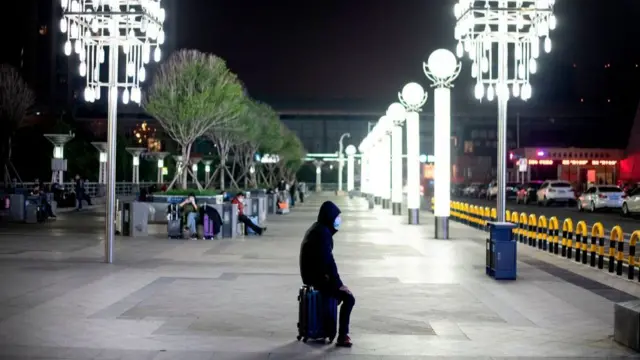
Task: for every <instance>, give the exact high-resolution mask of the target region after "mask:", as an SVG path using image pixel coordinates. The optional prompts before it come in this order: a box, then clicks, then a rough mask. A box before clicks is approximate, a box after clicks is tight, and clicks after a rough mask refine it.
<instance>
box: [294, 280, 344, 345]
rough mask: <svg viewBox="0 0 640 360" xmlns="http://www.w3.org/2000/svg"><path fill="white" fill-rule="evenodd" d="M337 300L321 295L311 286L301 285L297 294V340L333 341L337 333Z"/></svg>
mask: <svg viewBox="0 0 640 360" xmlns="http://www.w3.org/2000/svg"><path fill="white" fill-rule="evenodd" d="M337 319H338V301H337V300H336V299H334V298H332V297H326V296H322V294H321V293H320V291H318V290H315V289H314V288H313V287H311V286H306V285H305V286H302V287H301V288H300V293H299V294H298V337H297V339H298V341H300V340H302V341H303V342H307V341H308V340H309V339H311V340H321V341H328V342H329V344H330V343H331V342H333V339H335V337H336V333H337Z"/></svg>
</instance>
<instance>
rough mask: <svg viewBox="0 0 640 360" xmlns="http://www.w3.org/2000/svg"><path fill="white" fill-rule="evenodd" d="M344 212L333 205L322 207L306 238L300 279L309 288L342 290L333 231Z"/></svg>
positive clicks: (301, 255) (303, 246) (326, 204)
mask: <svg viewBox="0 0 640 360" xmlns="http://www.w3.org/2000/svg"><path fill="white" fill-rule="evenodd" d="M338 215H340V209H339V208H338V207H337V206H336V204H334V203H332V202H331V201H325V202H324V203H323V204H322V206H320V211H319V212H318V220H317V221H316V222H315V223H314V224H313V225H311V227H310V228H309V230H307V233H306V234H305V235H304V240H302V245H301V246H300V276H301V277H302V282H303V283H304V284H305V285H311V286H313V287H315V288H318V289H326V290H335V289H338V288H340V287H341V286H342V280H340V274H338V266H337V265H336V261H335V259H334V258H333V234H335V233H336V232H337V231H338V230H336V229H335V228H334V227H333V223H334V221H335V219H336V218H337V217H338Z"/></svg>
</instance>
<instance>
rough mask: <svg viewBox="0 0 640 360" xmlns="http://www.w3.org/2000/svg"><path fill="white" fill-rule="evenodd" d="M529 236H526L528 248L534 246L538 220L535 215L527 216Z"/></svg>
mask: <svg viewBox="0 0 640 360" xmlns="http://www.w3.org/2000/svg"><path fill="white" fill-rule="evenodd" d="M528 224H529V236H528V242H529V246H533V247H535V246H536V230H537V228H538V219H536V215H535V214H531V215H529V222H528Z"/></svg>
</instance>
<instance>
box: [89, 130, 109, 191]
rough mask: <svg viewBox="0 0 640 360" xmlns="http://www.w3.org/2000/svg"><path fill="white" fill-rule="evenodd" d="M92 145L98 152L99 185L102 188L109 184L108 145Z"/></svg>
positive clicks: (96, 143) (98, 142) (97, 142)
mask: <svg viewBox="0 0 640 360" xmlns="http://www.w3.org/2000/svg"><path fill="white" fill-rule="evenodd" d="M91 145H93V147H95V148H96V150H98V162H99V165H98V166H99V167H98V184H100V185H101V186H102V185H104V184H106V183H107V177H106V174H107V143H106V142H102V141H95V142H92V143H91Z"/></svg>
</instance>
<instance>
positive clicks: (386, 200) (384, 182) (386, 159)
mask: <svg viewBox="0 0 640 360" xmlns="http://www.w3.org/2000/svg"><path fill="white" fill-rule="evenodd" d="M376 127H377V128H379V130H378V134H379V136H380V143H379V146H380V155H379V157H378V160H379V161H380V177H381V179H380V189H381V197H382V208H383V209H389V208H391V136H390V135H391V130H392V129H393V120H392V119H391V118H389V117H388V116H386V115H384V116H382V117H381V118H380V120H379V121H378V124H377V125H376Z"/></svg>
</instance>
